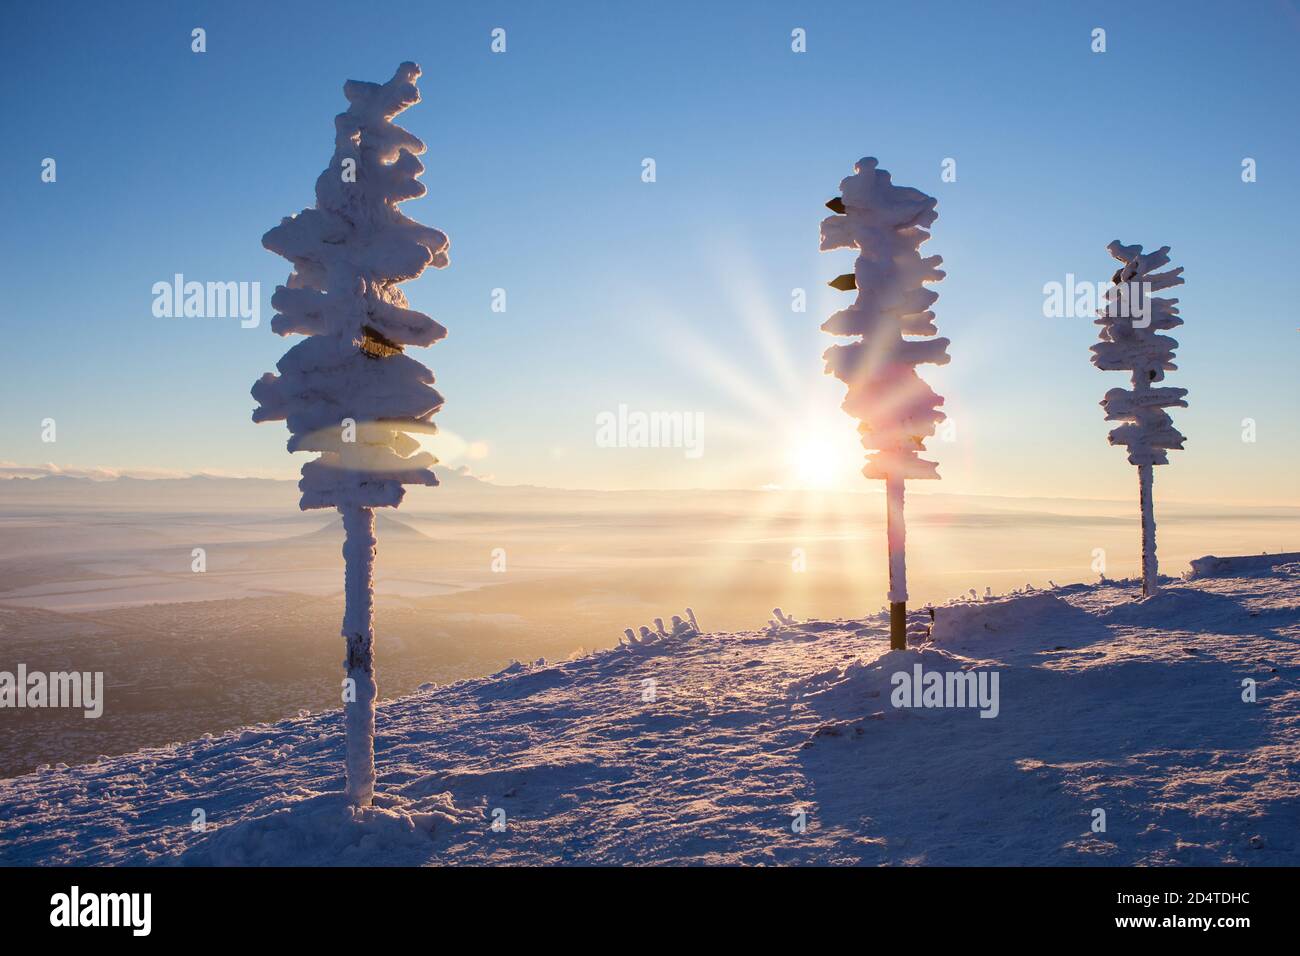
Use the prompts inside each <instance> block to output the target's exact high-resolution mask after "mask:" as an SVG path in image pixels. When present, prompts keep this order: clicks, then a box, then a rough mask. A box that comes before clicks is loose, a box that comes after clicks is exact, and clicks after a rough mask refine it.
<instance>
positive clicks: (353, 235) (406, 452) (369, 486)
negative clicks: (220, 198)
mask: <svg viewBox="0 0 1300 956" xmlns="http://www.w3.org/2000/svg"><path fill="white" fill-rule="evenodd" d="M419 75H420V68H419V67H418V66H416V65H415V64H414V63H403V64H402V65H401V66H399V67H398V68H397V72H396V74H395V75H394V76H393V78H392V79H391V80H389V81H388V82H387V83H384V84H378V83H362V82H358V81H356V80H350V81H348V82H347V83H345V84H344V86H343V95H344V96H346V97H347V99H348V103H349V106H348V109H347V111H346V112H344V113H340V114H339V115H338V116H337V117H336V118H335V120H334V126H335V130H336V135H335V140H334V142H335V148H334V156H333V158H332V159H331V160H330V164H329V168H328V169H326V170H325V171H324V172H323V173H321V174H320V177H319V178H318V179H317V180H316V205H315V206H314V207H313V208H311V209H304V210H303V211H302V212H300V213H299V214H298V215H297V216H292V217H288V218H286V219H284V220H282V221H281V223H280V225H278V226H276V227H275V228H274V229H272V230H271V231H270V232H268V233H267V234H266V235H265V236H263V237H262V245H264V246H265V247H266V248H267V249H269V250H271V251H272V252H275V253H278V254H280V255H282V256H284V257H285V258H286V259H288V260H289V261H290V262H292V263H293V271H292V273H291V274H290V276H289V279H288V282H287V283H286V284H285V285H283V286H280V287H279V288H277V289H276V290H275V295H274V296H273V297H272V299H271V304H272V306H274V307H275V310H276V312H277V315H276V316H275V318H274V319H273V320H272V322H271V328H272V330H274V331H275V332H277V333H278V334H280V335H290V334H298V335H305V336H307V338H305V339H303V340H302V341H301V342H299V343H298V344H297V345H295V346H294V347H293V348H291V349H290V350H289V351H288V352H286V353H285V355H284V357H283V358H281V359H280V361H279V363H278V364H277V365H276V368H277V369H278V370H279V373H280V374H279V375H274V374H272V373H270V372H268V373H266V374H265V375H263V376H262V377H261V379H259V380H258V381H257V383H256V384H255V385H254V386H253V392H252V394H253V398H255V399H257V401H258V403H259V407H258V408H257V409H256V410H255V411H254V412H253V421H255V422H265V421H277V420H284V421H285V423H286V424H287V426H288V428H289V431H290V433H291V434H290V438H289V445H288V447H289V451H291V452H295V451H312V452H319V453H320V457H318V458H316V459H315V460H313V461H310V462H307V463H306V464H304V465H303V466H302V481H300V482H299V483H298V487H299V489H301V491H302V499H301V501H300V502H299V507H300V508H302V509H303V510H306V509H309V508H337V509H338V510H339V512H340V513H341V514H342V516H343V529H344V542H343V559H344V595H345V601H346V605H345V610H344V615H343V636H344V637H345V638H346V639H347V659H346V660H345V662H344V666H345V668H346V673H347V677H346V679H345V680H344V697H343V699H344V711H345V718H346V731H347V783H346V788H345V790H346V796H347V799H348V800H349V801H350V802H351V803H352V804H354V805H356V806H362V807H364V806H368V805H369V804H370V801H371V798H372V797H373V795H374V790H375V756H374V753H375V751H374V745H375V740H374V738H375V697H376V692H377V688H376V685H375V677H374V558H375V518H374V512H373V510H372V509H374V508H378V507H396V506H397V505H398V504H399V503H400V502H401V500H402V496H403V494H404V493H405V489H404V488H403V487H402V486H403V485H407V484H420V485H436V484H437V483H438V481H437V479H436V478H435V477H434V474H433V472H432V471H431V470H430V466H431V465H433V464H435V459H434V458H433V456H432V455H430V454H428V453H427V452H420V451H419V448H420V445H419V442H418V441H416V439H414V438H412V437H411V435H410V434H408V433H409V432H426V433H432V432H433V431H434V430H435V429H434V426H433V424H432V418H433V414H434V412H436V411H437V410H438V408H439V406H441V405H442V396H441V395H439V394H438V393H437V392H436V391H435V390H434V388H433V374H432V373H431V372H430V371H429V370H428V369H427V368H425V367H424V366H423V365H421V364H420V363H419V362H417V361H416V360H415V359H413V358H411V357H410V356H408V355H406V354H404V352H403V347H404V346H427V345H432V344H433V343H434V342H436V341H438V340H439V339H441V338H442V337H443V336H444V335H446V329H444V328H443V327H442V326H440V325H438V323H436V322H434V321H433V319H431V318H429V317H428V316H427V315H423V314H422V313H420V312H416V311H414V310H412V309H410V308H408V307H407V301H406V296H405V295H404V294H403V293H402V291H401V289H400V288H399V287H398V283H401V282H406V281H407V280H410V279H414V278H416V277H417V276H419V275H420V273H422V272H423V271H424V270H425V268H426V267H427V266H433V267H435V268H439V269H440V268H442V267H444V266H446V265H447V247H448V241H447V237H446V236H445V235H443V234H442V233H441V232H439V231H438V230H437V229H431V228H429V227H428V226H423V225H420V224H419V223H417V222H415V221H413V220H411V219H408V218H406V216H404V215H402V213H401V212H399V211H398V209H397V204H398V203H400V202H403V201H405V200H407V199H415V198H418V197H420V196H423V195H424V193H425V188H424V186H423V185H422V184H421V183H420V182H418V181H417V178H416V177H418V176H419V175H420V174H421V173H422V172H424V166H423V165H422V164H421V163H420V161H419V160H418V159H416V156H417V155H418V154H420V153H423V152H424V144H423V143H422V142H420V140H419V139H417V138H416V137H415V136H413V135H411V134H410V133H408V132H407V131H406V130H404V129H402V128H401V127H400V126H397V125H395V124H394V123H393V122H392V119H393V117H394V116H396V115H397V114H398V113H400V112H401V111H402V110H404V109H406V108H407V107H408V106H411V105H412V104H415V103H418V102H419V101H420V93H419V91H418V90H417V89H416V87H415V81H416V78H417V77H419Z"/></svg>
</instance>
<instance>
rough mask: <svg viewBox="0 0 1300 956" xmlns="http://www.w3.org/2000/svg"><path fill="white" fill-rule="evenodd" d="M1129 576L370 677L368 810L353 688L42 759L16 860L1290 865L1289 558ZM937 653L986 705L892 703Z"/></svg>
mask: <svg viewBox="0 0 1300 956" xmlns="http://www.w3.org/2000/svg"><path fill="white" fill-rule="evenodd" d="M1138 596H1139V590H1138V586H1137V583H1136V582H1118V583H1106V584H1103V585H1097V586H1086V585H1072V586H1069V587H1061V588H1056V589H1054V590H1052V591H1050V592H1041V591H1040V592H1034V593H1030V594H1026V595H1023V596H1011V597H1005V598H996V597H995V598H992V599H990V600H985V601H964V602H962V603H961V604H955V603H954V604H950V605H944V606H940V607H938V608H937V609H936V615H935V628H934V639H933V640H932V641H930V642H927V643H925V644H922V645H920V646H916V647H909V648H908V649H907V650H898V651H888V650H887V648H888V636H887V622H886V620H885V619H884V618H882V617H872V618H870V619H865V620H834V621H817V620H812V621H803V622H801V623H795V622H794V618H793V617H792V616H790V615H788V614H783V617H784V618H785V620H786V621H789V622H791V623H788V624H787V623H782V622H774V623H773V625H772V626H771V627H769V628H768V629H766V630H762V631H752V632H740V633H689V634H685V633H684V634H682V635H680V636H675V635H673V634H672V633H668V634H666V635H659V634H657V633H656V635H655V637H654V639H653V640H652V641H649V642H645V643H644V644H643V643H641V642H636V643H635V644H634V645H629V646H622V647H615V648H613V649H611V650H609V651H604V652H600V653H597V654H595V655H591V656H587V657H582V658H578V659H574V660H570V661H565V662H562V663H556V664H547V663H545V662H538V663H534V664H522V663H515V664H512V665H510V666H509V667H507V668H505V669H504V670H503V671H501V672H500V673H498V674H496V675H493V676H491V677H487V678H481V679H475V680H467V681H461V682H459V683H456V684H452V685H448V686H444V687H438V688H430V689H429V690H427V691H426V692H422V693H418V694H416V695H414V696H411V697H406V698H403V699H401V700H395V701H381V702H380V703H379V705H378V707H377V710H376V720H377V723H378V729H379V735H378V741H377V745H376V746H377V750H378V754H377V756H378V761H377V764H378V768H379V777H378V781H377V787H376V794H375V798H374V805H373V806H372V807H368V808H365V809H357V808H354V807H350V806H348V805H347V804H346V802H345V801H344V799H343V796H342V794H341V792H340V791H341V789H342V783H343V779H342V776H343V775H342V768H343V759H342V758H343V747H344V734H343V722H342V716H341V714H340V712H337V711H336V712H330V713H325V714H318V715H307V716H301V717H296V718H292V719H289V720H285V721H282V722H280V723H277V724H274V725H261V726H257V727H249V728H245V729H242V730H239V731H233V732H230V733H227V734H224V735H221V736H219V737H210V738H205V739H202V740H197V741H194V742H191V743H185V744H176V745H173V746H170V747H166V748H161V749H157V750H147V751H143V752H140V753H134V754H128V755H126V756H122V757H115V758H111V759H104V760H102V761H100V762H99V763H96V764H90V765H86V766H79V767H72V768H66V769H54V770H47V771H44V772H40V773H34V774H30V775H27V776H24V777H19V778H15V779H12V780H7V781H3V782H0V863H4V864H38V863H45V864H55V863H85V864H124V863H126V864H154V865H174V864H182V865H185V864H200V865H201V864H213V863H216V864H236V865H265V864H302V865H331V864H340V865H343V864H364V865H369V864H376V865H393V864H404V865H410V864H431V865H436V864H458V863H463V864H470V863H473V864H563V863H576V864H602V863H604V864H608V863H614V864H630V863H646V864H649V863H667V864H785V863H790V864H793V863H815V864H868V865H876V864H951V865H964V864H994V865H1049V864H1062V865H1076V864H1124V865H1128V864H1155V865H1162V864H1202V865H1203V864H1234V865H1235V864H1268V865H1290V866H1294V865H1297V864H1300V831H1297V828H1296V825H1295V824H1296V820H1297V819H1300V716H1298V715H1300V573H1295V568H1294V565H1282V566H1279V567H1277V568H1272V569H1268V568H1265V569H1253V570H1252V573H1250V574H1246V575H1240V574H1239V575H1237V576H1232V577H1215V578H1209V579H1205V580H1198V581H1195V582H1189V581H1184V582H1171V583H1169V584H1167V585H1166V586H1165V587H1164V588H1163V589H1162V590H1161V591H1160V592H1159V594H1157V595H1156V596H1155V597H1153V598H1151V599H1150V600H1147V601H1139V600H1137V598H1138ZM665 630H667V628H665ZM918 665H919V666H920V667H921V668H922V670H923V671H926V672H929V671H939V672H952V671H960V672H963V673H965V672H984V671H996V672H997V673H998V675H999V677H1000V680H999V684H998V686H999V692H1000V700H999V707H998V714H997V716H996V718H993V719H986V718H981V717H980V716H979V713H978V712H977V711H976V710H974V709H970V708H930V709H901V708H898V707H895V706H893V704H892V702H891V699H890V695H891V691H892V690H893V679H894V678H893V675H895V674H896V673H899V672H909V671H912V670H913V669H914V668H915V667H916V666H918ZM1245 680H1250V681H1253V682H1255V694H1256V698H1255V699H1254V700H1253V701H1247V700H1246V699H1244V697H1243V695H1244V687H1243V681H1245ZM1097 809H1101V810H1104V811H1105V814H1106V830H1105V832H1093V831H1092V828H1091V824H1092V822H1093V820H1094V819H1095V817H1094V813H1093V811H1094V810H1097ZM195 810H202V811H204V814H205V819H206V826H205V827H204V828H203V829H201V830H196V829H195V828H194V819H195V817H194V811H195ZM801 819H802V821H803V825H802V826H801V827H800V826H796V824H797V823H798V821H800V820H801Z"/></svg>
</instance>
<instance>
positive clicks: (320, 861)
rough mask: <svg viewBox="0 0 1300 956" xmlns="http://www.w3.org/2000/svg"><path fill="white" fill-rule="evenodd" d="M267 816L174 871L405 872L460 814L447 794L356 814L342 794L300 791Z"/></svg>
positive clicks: (213, 840) (381, 803) (380, 803)
mask: <svg viewBox="0 0 1300 956" xmlns="http://www.w3.org/2000/svg"><path fill="white" fill-rule="evenodd" d="M277 802H278V803H279V804H280V805H279V806H278V807H277V808H276V809H273V810H272V811H271V812H269V813H266V814H264V815H262V816H257V817H253V818H251V819H245V820H241V821H239V822H237V823H232V824H230V825H228V826H224V827H222V828H221V829H219V830H217V831H216V832H215V833H213V834H212V835H211V836H209V837H208V838H207V839H205V840H204V841H203V842H202V843H199V844H198V845H197V846H194V847H191V848H190V849H189V850H186V851H185V852H184V853H183V854H181V856H180V857H179V858H178V859H177V860H176V862H177V863H179V864H181V865H182V866H403V865H405V866H413V865H418V864H420V863H426V862H428V861H429V858H430V856H431V854H432V852H433V833H434V829H435V827H442V826H454V825H455V824H456V823H458V822H460V821H461V820H463V819H464V818H465V817H466V816H467V815H471V814H467V813H465V812H463V811H460V810H457V809H456V807H455V805H454V804H453V803H452V801H451V797H450V795H449V794H445V793H444V794H438V795H436V796H433V797H430V798H428V799H424V800H421V801H419V802H418V803H416V802H412V801H409V800H406V799H404V798H402V797H396V796H392V795H385V794H376V795H375V802H374V805H373V806H370V807H365V808H358V807H354V806H352V805H351V804H349V803H348V801H347V800H346V798H345V797H344V795H343V794H342V793H315V792H313V791H300V793H299V794H298V795H295V796H293V797H290V798H288V802H287V803H286V802H284V801H277Z"/></svg>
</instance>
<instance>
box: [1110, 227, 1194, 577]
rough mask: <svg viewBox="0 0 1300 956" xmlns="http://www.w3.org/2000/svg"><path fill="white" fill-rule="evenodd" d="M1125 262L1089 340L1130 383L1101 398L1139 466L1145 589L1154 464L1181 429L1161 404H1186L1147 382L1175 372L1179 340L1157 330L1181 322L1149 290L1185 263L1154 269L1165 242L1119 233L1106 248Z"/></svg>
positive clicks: (1151, 557)
mask: <svg viewBox="0 0 1300 956" xmlns="http://www.w3.org/2000/svg"><path fill="white" fill-rule="evenodd" d="M1106 250H1107V251H1108V252H1109V253H1110V254H1111V257H1112V258H1113V259H1118V260H1119V261H1120V262H1121V263H1123V265H1121V266H1120V268H1119V269H1117V270H1116V272H1115V275H1114V276H1113V277H1112V279H1111V281H1112V283H1113V285H1111V287H1110V288H1109V289H1107V290H1106V296H1105V301H1104V303H1103V307H1102V308H1101V309H1098V310H1097V316H1098V318H1097V321H1096V323H1095V324H1097V325H1100V326H1101V341H1100V342H1098V343H1097V344H1096V345H1094V346H1093V347H1092V364H1093V365H1095V366H1097V368H1099V369H1102V370H1104V371H1120V370H1123V371H1131V372H1132V373H1133V375H1132V383H1133V387H1132V389H1126V388H1112V389H1111V390H1110V391H1108V392H1107V393H1106V396H1105V398H1103V399H1102V400H1101V405H1102V408H1104V409H1105V410H1106V421H1108V422H1122V423H1123V424H1121V425H1117V426H1116V427H1115V428H1112V429H1111V431H1110V436H1109V437H1110V443H1111V444H1112V445H1125V446H1127V447H1128V460H1129V463H1130V464H1133V465H1137V470H1138V494H1139V499H1140V501H1141V505H1142V596H1143V597H1151V596H1152V595H1154V594H1155V593H1156V588H1157V577H1156V518H1155V506H1154V504H1153V502H1152V498H1151V492H1152V488H1151V485H1152V466H1154V465H1167V464H1169V454H1168V450H1169V449H1170V448H1176V449H1180V450H1181V449H1182V447H1183V436H1182V435H1181V434H1180V433H1179V431H1178V429H1176V428H1174V422H1173V419H1172V418H1170V417H1169V413H1168V412H1166V411H1165V409H1166V408H1174V407H1181V408H1186V407H1187V402H1185V401H1184V400H1183V396H1184V395H1186V394H1187V389H1185V388H1170V387H1165V388H1152V387H1151V386H1152V383H1154V382H1162V381H1164V378H1165V372H1172V371H1176V370H1177V368H1178V366H1177V365H1175V364H1174V362H1173V359H1174V349H1176V348H1178V342H1177V340H1176V339H1174V338H1172V337H1170V336H1168V335H1160V334H1159V333H1160V332H1162V331H1166V330H1168V329H1173V328H1177V327H1178V326H1180V325H1182V324H1183V320H1182V319H1181V318H1179V317H1178V308H1177V304H1178V300H1177V299H1163V298H1151V297H1150V293H1152V292H1159V291H1160V290H1162V289H1168V288H1172V287H1173V286H1176V285H1182V284H1183V277H1182V272H1183V269H1182V266H1179V267H1178V268H1177V269H1170V270H1169V271H1167V272H1157V271H1156V270H1157V269H1162V268H1164V267H1165V266H1167V265H1169V247H1168V246H1161V247H1160V248H1159V249H1157V250H1156V251H1155V252H1151V253H1147V254H1146V255H1143V254H1142V247H1141V246H1125V245H1121V244H1120V242H1119V240H1118V239H1116V240H1115V241H1114V242H1112V243H1111V244H1110V245H1108V246H1107V247H1106Z"/></svg>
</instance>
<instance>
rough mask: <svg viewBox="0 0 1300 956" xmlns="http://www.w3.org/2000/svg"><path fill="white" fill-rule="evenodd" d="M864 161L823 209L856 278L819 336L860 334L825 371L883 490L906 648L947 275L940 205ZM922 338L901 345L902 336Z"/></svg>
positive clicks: (839, 283)
mask: <svg viewBox="0 0 1300 956" xmlns="http://www.w3.org/2000/svg"><path fill="white" fill-rule="evenodd" d="M876 165H877V164H876V160H875V159H873V158H871V157H867V158H865V159H861V160H859V161H858V163H857V165H855V166H854V167H853V169H854V174H853V175H852V176H849V177H848V178H846V179H844V180H842V181H841V182H840V195H839V196H838V197H836V198H835V199H832V200H831V201H830V202H828V203H827V204H826V205H827V207H828V208H829V209H830V210H831V211H832V212H833V213H835V215H833V216H829V217H827V218H826V219H823V220H822V228H821V248H822V250H823V251H826V250H829V249H843V248H855V249H857V250H858V259H857V262H856V263H855V264H854V268H853V272H852V273H851V274H848V275H842V276H839V277H838V278H836V279H834V280H832V281H831V283H830V285H831V286H832V287H833V288H836V289H840V290H842V291H846V292H847V291H848V290H850V289H857V292H858V297H857V300H856V301H855V302H854V303H853V305H851V306H850V307H849V308H847V309H844V310H842V311H840V312H836V313H835V314H834V315H832V316H831V317H830V318H829V319H828V320H827V321H826V322H825V324H823V325H822V331H824V332H830V333H831V334H832V335H851V336H858V337H859V338H858V341H856V342H851V343H849V344H848V345H833V346H831V347H830V348H829V349H827V350H826V354H825V356H824V357H825V359H826V371H827V372H829V373H831V374H833V375H835V377H836V378H838V379H840V380H841V381H843V382H844V383H845V384H846V385H848V396H847V397H846V398H845V400H844V404H843V405H842V406H841V407H842V408H843V409H844V410H845V411H846V412H848V413H849V414H850V415H852V416H853V417H854V418H857V419H858V420H859V422H860V424H859V425H858V434H860V435H861V436H862V447H863V448H865V449H866V450H867V464H866V467H865V468H863V469H862V473H863V474H864V475H866V476H867V477H868V478H879V479H883V480H884V482H885V499H886V509H887V510H886V515H887V535H888V539H889V625H890V626H889V646H890V647H891V648H895V649H901V648H904V647H906V646H907V562H906V557H905V547H904V546H905V542H906V532H905V526H904V523H903V483H904V481H906V480H907V479H908V478H938V477H939V471H938V466H937V465H936V464H935V463H934V462H932V461H927V460H925V459H923V458H921V457H920V454H919V453H920V452H922V451H924V450H925V439H926V438H928V437H930V436H932V435H933V434H934V430H935V426H936V425H937V424H938V423H939V422H941V421H943V420H944V418H945V416H944V414H943V412H941V411H939V406H940V405H942V404H943V398H942V397H941V396H939V395H936V394H935V393H934V391H933V390H932V389H931V388H930V386H928V385H926V383H925V382H923V381H922V380H921V377H920V376H919V375H917V374H916V366H917V365H919V364H921V363H931V364H934V365H945V364H947V362H948V351H947V349H948V340H947V339H945V338H932V337H931V336H935V335H937V333H938V329H937V328H935V325H934V313H933V312H931V311H929V309H930V306H932V305H934V303H935V301H936V300H937V299H938V298H939V294H938V293H937V292H933V291H931V290H930V289H927V288H925V284H926V283H929V282H938V281H939V280H940V279H942V278H943V276H944V274H943V272H942V271H941V270H940V269H939V265H940V264H941V263H942V261H943V260H942V259H941V258H940V257H939V256H929V257H926V258H922V257H921V254H920V252H919V251H918V250H919V249H920V247H921V243H923V242H925V241H926V240H927V239H929V238H930V233H929V232H927V231H926V230H927V229H928V228H929V226H930V225H931V224H933V222H934V221H935V219H937V218H938V215H939V214H938V213H937V212H935V206H936V205H937V202H938V201H937V200H936V199H934V198H933V197H932V196H927V195H926V194H925V193H923V192H921V191H920V190H918V189H911V188H909V187H906V186H895V185H894V184H893V183H892V182H891V181H890V178H889V173H887V172H886V171H885V170H883V169H877V168H876ZM905 335H907V336H918V338H904V336H905Z"/></svg>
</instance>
